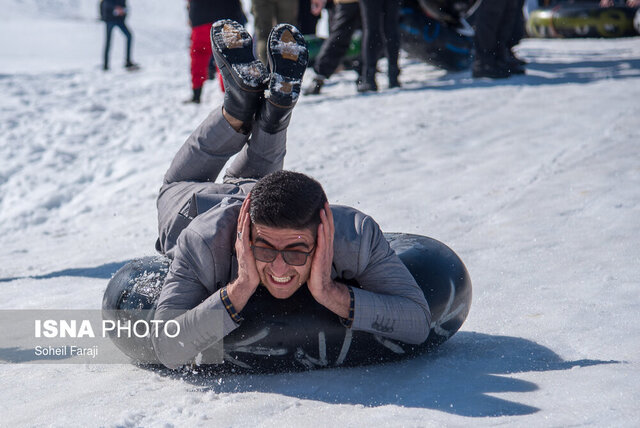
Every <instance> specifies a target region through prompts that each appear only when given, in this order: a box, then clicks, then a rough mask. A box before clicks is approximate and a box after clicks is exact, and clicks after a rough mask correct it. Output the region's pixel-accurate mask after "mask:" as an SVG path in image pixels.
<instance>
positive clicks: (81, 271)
mask: <svg viewBox="0 0 640 428" xmlns="http://www.w3.org/2000/svg"><path fill="white" fill-rule="evenodd" d="M130 261H131V260H125V261H123V262H114V263H105V264H103V265H100V266H94V267H88V268H72V269H63V270H59V271H55V272H51V273H46V274H42V275H32V276H16V277H12V278H0V282H10V281H15V280H18V279H50V278H60V277H63V276H76V277H86V278H97V279H111V277H112V276H113V274H114V273H116V272H117V271H118V269H120V268H121V267H122V266H124V265H126V264H127V263H129V262H130Z"/></svg>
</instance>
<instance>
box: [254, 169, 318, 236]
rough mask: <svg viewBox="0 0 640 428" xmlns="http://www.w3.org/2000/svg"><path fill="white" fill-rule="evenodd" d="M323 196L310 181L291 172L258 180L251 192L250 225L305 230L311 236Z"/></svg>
mask: <svg viewBox="0 0 640 428" xmlns="http://www.w3.org/2000/svg"><path fill="white" fill-rule="evenodd" d="M326 202H327V195H325V193H324V190H323V189H322V186H321V185H320V183H318V182H317V181H316V180H314V179H313V178H311V177H309V176H306V175H304V174H301V173H299V172H293V171H276V172H273V173H271V174H269V175H266V176H264V177H262V178H261V179H260V180H259V181H258V182H257V183H256V185H255V186H254V187H253V189H252V190H251V205H250V207H249V214H250V216H251V222H252V223H254V224H261V225H264V226H268V227H277V228H283V229H284V228H287V229H305V228H309V229H311V230H312V231H313V233H315V232H316V231H317V227H318V225H319V224H320V210H321V209H322V208H323V207H324V204H325V203H326Z"/></svg>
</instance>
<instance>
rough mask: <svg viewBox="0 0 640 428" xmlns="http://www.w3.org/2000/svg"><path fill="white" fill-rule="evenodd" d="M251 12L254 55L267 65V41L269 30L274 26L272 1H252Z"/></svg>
mask: <svg viewBox="0 0 640 428" xmlns="http://www.w3.org/2000/svg"><path fill="white" fill-rule="evenodd" d="M251 10H252V12H253V26H254V27H255V35H254V37H255V40H256V54H257V56H258V59H259V60H260V61H262V63H263V64H267V39H268V38H269V32H270V31H271V28H272V27H273V26H274V25H275V23H274V19H275V13H276V11H275V3H274V0H253V2H252V7H251Z"/></svg>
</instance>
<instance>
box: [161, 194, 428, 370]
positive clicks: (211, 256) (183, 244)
mask: <svg viewBox="0 0 640 428" xmlns="http://www.w3.org/2000/svg"><path fill="white" fill-rule="evenodd" d="M243 197H244V196H243V195H241V194H236V195H233V196H230V197H226V198H224V199H222V201H221V202H220V203H218V204H217V205H215V206H213V207H212V208H210V209H208V210H207V211H206V212H203V213H202V214H200V215H198V216H197V217H195V219H193V221H191V222H190V224H189V225H188V227H186V229H184V230H182V231H181V233H180V234H179V237H178V238H177V242H176V243H175V245H174V244H173V243H167V242H164V243H162V244H161V246H163V247H164V248H163V250H164V251H165V252H167V253H168V254H169V255H170V256H171V257H172V258H173V261H172V263H171V267H170V270H169V273H168V275H167V278H166V281H165V285H164V287H163V289H162V293H161V295H160V297H159V302H158V307H157V310H156V313H155V319H156V320H163V321H167V320H169V319H175V320H176V321H177V322H178V323H179V324H180V327H181V331H183V332H184V333H186V337H185V336H181V340H179V341H178V340H176V339H171V338H169V337H166V336H162V335H160V336H159V337H157V338H154V347H155V351H156V354H157V356H158V358H159V360H160V361H161V362H162V363H163V364H164V365H166V366H167V367H170V368H175V367H178V366H180V365H182V364H184V363H185V362H186V361H191V360H193V358H194V357H195V356H196V355H198V354H199V353H200V352H202V351H203V350H205V349H206V348H208V347H209V346H211V345H212V344H214V343H216V342H218V341H219V340H221V339H222V337H224V336H226V335H227V334H229V333H230V332H231V331H233V330H234V329H236V328H238V327H239V324H236V323H235V322H234V321H233V320H232V319H231V317H230V316H229V314H228V313H227V311H226V310H225V308H224V305H223V303H222V301H221V298H220V292H219V290H220V288H222V287H224V286H225V285H227V284H228V283H230V282H231V281H233V280H234V279H235V278H236V277H237V272H238V263H237V259H236V256H235V254H234V244H235V234H236V227H237V217H238V214H239V212H240V206H241V203H242V199H243ZM193 203H195V197H194V199H193ZM331 209H332V211H333V216H334V223H335V238H334V263H333V269H332V278H333V279H336V280H340V279H343V280H349V281H350V283H351V282H352V281H355V282H356V283H357V284H358V286H357V287H353V292H354V301H355V312H354V321H353V324H352V326H351V328H352V329H354V330H361V331H366V332H371V333H375V334H379V335H381V336H385V337H388V338H391V339H396V340H400V341H403V342H406V343H412V344H418V343H422V342H423V341H424V340H426V338H427V335H428V333H429V325H430V321H431V313H430V311H429V306H428V304H427V302H426V300H425V297H424V294H423V293H422V291H421V290H420V288H419V287H418V285H417V283H416V281H415V280H414V278H413V277H412V276H411V274H410V273H409V271H408V270H407V268H406V267H405V266H404V264H403V263H402V261H401V260H400V259H399V258H398V256H397V255H396V254H395V252H394V251H393V250H392V249H391V248H390V247H389V244H388V242H387V240H386V239H385V238H384V236H383V234H382V232H381V230H380V227H379V226H378V225H377V224H376V223H375V221H374V220H373V219H372V218H371V217H369V216H367V215H365V214H363V213H362V212H360V211H357V210H356V209H353V208H349V207H344V206H332V207H331ZM167 247H169V248H167ZM176 313H181V315H179V316H177V317H176ZM336 317H338V316H337V315H336ZM220 323H222V325H220ZM212 326H215V328H214V327H212ZM220 336H222V337H220Z"/></svg>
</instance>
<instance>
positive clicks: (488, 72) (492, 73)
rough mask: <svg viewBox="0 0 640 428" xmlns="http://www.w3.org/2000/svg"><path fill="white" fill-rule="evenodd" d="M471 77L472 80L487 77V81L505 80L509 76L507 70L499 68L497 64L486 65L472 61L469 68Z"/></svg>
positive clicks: (485, 63)
mask: <svg viewBox="0 0 640 428" xmlns="http://www.w3.org/2000/svg"><path fill="white" fill-rule="evenodd" d="M471 76H472V77H473V78H474V79H479V78H483V77H487V78H489V79H506V78H507V77H509V76H511V73H509V69H508V68H506V67H501V66H500V65H498V63H496V62H493V63H487V62H483V61H474V62H473V65H472V67H471Z"/></svg>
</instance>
